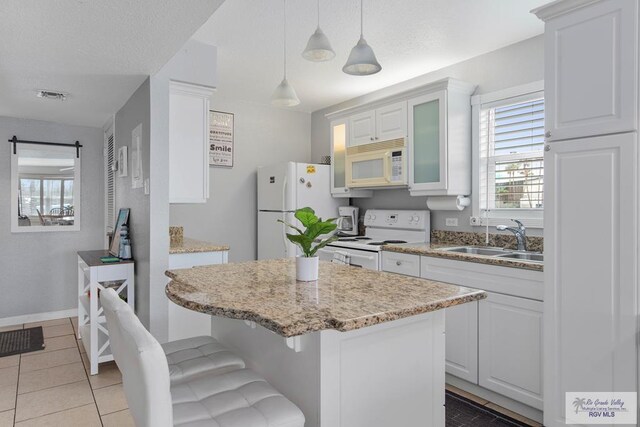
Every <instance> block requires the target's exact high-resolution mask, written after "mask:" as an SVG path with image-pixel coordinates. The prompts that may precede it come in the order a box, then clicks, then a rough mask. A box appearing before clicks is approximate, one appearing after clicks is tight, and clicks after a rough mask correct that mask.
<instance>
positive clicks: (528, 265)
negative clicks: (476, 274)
mask: <svg viewBox="0 0 640 427" xmlns="http://www.w3.org/2000/svg"><path fill="white" fill-rule="evenodd" d="M454 246H465V245H456V244H453V243H415V244H414V243H407V244H402V245H385V246H383V247H382V250H383V251H389V252H400V253H404V254H413V255H424V256H430V257H436V258H446V259H452V260H455V261H467V262H476V263H479V264H491V265H497V266H500V267H513V268H523V269H526V270H534V271H544V264H543V263H541V262H530V261H523V260H517V259H509V258H499V257H491V256H487V255H474V254H466V253H460V252H447V251H443V250H441V248H447V247H454Z"/></svg>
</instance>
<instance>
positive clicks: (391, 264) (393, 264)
mask: <svg viewBox="0 0 640 427" xmlns="http://www.w3.org/2000/svg"><path fill="white" fill-rule="evenodd" d="M382 270H383V271H388V272H390V273H398V274H403V275H405V276H413V277H420V256H419V255H413V254H403V253H400V252H386V251H383V252H382Z"/></svg>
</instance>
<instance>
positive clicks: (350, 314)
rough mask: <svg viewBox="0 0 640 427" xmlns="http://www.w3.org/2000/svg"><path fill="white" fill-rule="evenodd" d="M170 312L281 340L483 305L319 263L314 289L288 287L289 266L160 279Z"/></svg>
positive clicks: (473, 294)
mask: <svg viewBox="0 0 640 427" xmlns="http://www.w3.org/2000/svg"><path fill="white" fill-rule="evenodd" d="M166 274H167V276H169V277H170V278H171V279H172V281H171V282H170V283H169V284H168V285H167V287H166V289H165V292H166V294H167V296H168V297H169V299H170V300H172V301H173V302H175V303H176V304H178V305H181V306H183V307H186V308H188V309H191V310H195V311H200V312H203V313H207V314H211V315H215V316H223V317H229V318H232V319H243V320H250V321H254V322H256V323H258V324H260V325H262V326H264V327H265V328H267V329H269V330H271V331H273V332H276V333H277V334H280V335H282V336H284V337H291V336H296V335H302V334H306V333H310V332H314V331H321V330H325V329H335V330H338V331H343V332H344V331H351V330H354V329H359V328H364V327H367V326H372V325H375V324H378V323H383V322H388V321H392V320H396V319H401V318H404V317H409V316H414V315H417V314H421V313H426V312H430V311H435V310H439V309H442V308H446V307H450V306H453V305H458V304H464V303H467V302H471V301H475V300H480V299H483V298H486V296H487V294H486V293H485V292H484V291H480V290H476V289H471V288H465V287H460V286H454V285H449V284H446V283H441V282H436V281H432V280H426V279H419V278H413V277H408V276H399V275H397V274H392V273H384V272H379V271H373V270H365V269H362V268H358V267H351V266H345V265H338V264H333V263H331V262H326V261H320V277H319V280H318V281H317V282H308V283H305V282H296V280H295V260H294V259H293V258H290V259H276V260H262V261H250V262H243V263H233V264H219V265H208V266H203V267H195V268H191V269H185V270H172V271H167V272H166Z"/></svg>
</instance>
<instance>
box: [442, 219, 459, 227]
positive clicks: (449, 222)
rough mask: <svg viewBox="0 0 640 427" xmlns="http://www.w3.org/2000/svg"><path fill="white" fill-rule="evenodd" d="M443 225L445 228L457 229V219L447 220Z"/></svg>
mask: <svg viewBox="0 0 640 427" xmlns="http://www.w3.org/2000/svg"><path fill="white" fill-rule="evenodd" d="M445 225H446V226H447V227H457V226H458V218H447V219H446V220H445Z"/></svg>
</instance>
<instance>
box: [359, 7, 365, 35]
mask: <svg viewBox="0 0 640 427" xmlns="http://www.w3.org/2000/svg"><path fill="white" fill-rule="evenodd" d="M362 8H363V6H362V0H360V38H362V34H363V33H364V30H363V28H362V27H364V20H363V19H362V15H363V14H364V11H363V9H362Z"/></svg>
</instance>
